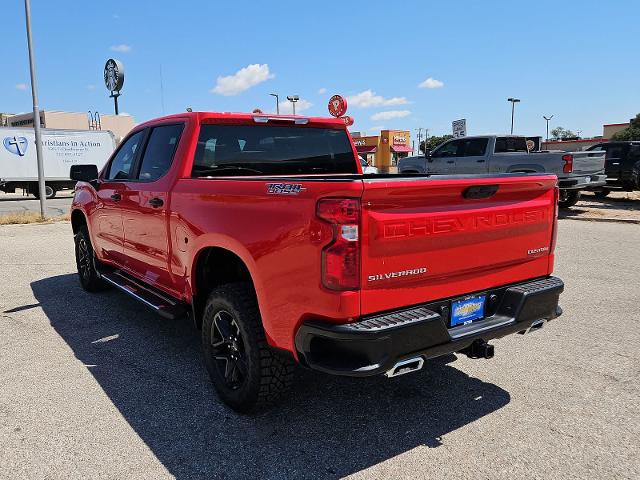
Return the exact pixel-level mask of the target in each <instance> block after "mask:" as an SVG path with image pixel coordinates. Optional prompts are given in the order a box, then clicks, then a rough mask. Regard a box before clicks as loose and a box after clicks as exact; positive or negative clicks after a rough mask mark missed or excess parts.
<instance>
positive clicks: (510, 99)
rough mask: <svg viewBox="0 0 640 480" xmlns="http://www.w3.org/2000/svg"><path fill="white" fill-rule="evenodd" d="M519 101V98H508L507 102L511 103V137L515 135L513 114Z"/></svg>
mask: <svg viewBox="0 0 640 480" xmlns="http://www.w3.org/2000/svg"><path fill="white" fill-rule="evenodd" d="M519 101H520V99H519V98H507V102H511V135H513V114H514V112H515V109H516V103H518V102H519Z"/></svg>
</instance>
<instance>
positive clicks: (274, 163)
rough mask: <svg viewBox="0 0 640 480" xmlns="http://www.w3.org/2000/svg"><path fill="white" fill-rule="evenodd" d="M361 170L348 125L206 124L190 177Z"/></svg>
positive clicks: (202, 129) (200, 137) (202, 130)
mask: <svg viewBox="0 0 640 480" xmlns="http://www.w3.org/2000/svg"><path fill="white" fill-rule="evenodd" d="M314 173H357V165H356V158H355V157H354V154H353V150H352V148H351V142H350V141H349V137H348V136H347V132H346V131H345V130H336V129H330V128H315V127H293V126H273V125H202V127H201V128H200V136H199V138H198V146H197V149H196V154H195V158H194V162H193V170H192V174H191V176H192V177H209V176H222V175H225V176H226V175H236V176H237V175H297V174H314Z"/></svg>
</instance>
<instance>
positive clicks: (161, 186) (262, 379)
mask: <svg viewBox="0 0 640 480" xmlns="http://www.w3.org/2000/svg"><path fill="white" fill-rule="evenodd" d="M361 173H362V168H361V165H360V162H359V161H358V156H357V154H356V149H355V146H354V145H353V142H352V141H351V137H350V135H349V134H348V132H347V130H346V126H345V124H344V121H343V120H342V119H328V118H305V117H299V116H298V117H295V118H294V117H284V116H282V117H281V116H274V115H269V116H265V115H261V114H238V113H234V114H229V113H195V112H193V113H183V114H179V115H174V116H168V117H163V118H159V119H156V120H152V121H149V122H146V123H144V124H141V125H138V126H136V128H134V129H133V131H132V132H131V133H130V134H129V135H128V136H127V137H126V138H125V139H124V141H123V142H122V143H121V145H120V147H119V148H118V150H117V151H116V152H115V153H114V154H113V155H112V157H111V159H110V161H109V162H108V164H107V165H106V167H105V168H103V169H102V171H101V172H100V173H98V169H97V167H96V166H94V165H82V166H74V167H72V169H71V177H72V178H74V179H75V180H77V181H78V185H77V186H76V191H75V196H74V198H73V203H72V213H71V223H72V228H73V234H74V238H75V253H76V263H77V268H78V274H79V279H80V284H81V285H82V287H83V288H84V289H85V290H87V291H89V292H95V291H98V290H100V289H101V288H103V287H104V286H107V285H110V286H113V287H117V288H118V289H120V290H122V292H124V293H126V294H127V295H130V296H131V297H133V298H134V299H136V300H139V301H140V304H141V305H144V306H145V307H151V308H152V309H153V310H154V311H156V312H157V313H159V314H160V315H161V316H163V317H165V318H168V319H175V318H178V317H182V316H184V315H189V316H190V317H191V318H192V319H193V321H194V322H195V325H196V326H197V328H200V329H201V331H202V334H201V338H202V349H203V352H204V360H205V365H206V367H207V370H208V372H209V375H210V377H211V380H212V382H213V385H214V386H215V388H216V390H217V392H218V394H219V396H220V397H221V399H222V400H223V401H224V402H226V403H227V404H228V405H229V406H231V407H232V408H233V409H235V410H237V411H240V412H247V411H251V410H254V409H256V408H259V407H261V406H264V405H266V404H268V403H270V402H272V401H274V400H276V399H277V398H278V397H279V396H280V395H282V393H283V392H284V391H285V390H286V389H287V388H288V386H289V385H290V383H291V380H292V372H293V366H294V365H295V364H296V363H299V364H301V365H303V366H305V367H308V368H312V369H316V370H319V371H322V372H326V373H329V374H334V375H347V376H354V377H364V376H370V375H378V374H386V375H387V376H388V377H393V376H397V375H401V374H405V373H409V372H413V371H416V370H419V369H420V368H421V367H422V366H423V364H424V360H425V359H427V358H431V357H437V356H440V355H445V354H449V353H451V352H460V353H463V354H466V355H468V356H470V357H472V358H491V357H492V356H493V353H494V352H493V346H492V345H490V344H489V343H488V341H489V340H491V339H495V338H500V337H503V336H505V335H508V334H512V333H516V332H520V333H524V332H528V331H533V330H538V329H539V328H540V327H542V326H543V325H544V324H545V322H546V321H547V320H551V319H554V318H556V317H557V316H558V315H560V313H561V310H560V308H559V307H558V299H559V295H560V293H561V292H562V290H563V283H562V281H561V280H559V279H558V278H556V277H553V276H551V273H552V271H553V263H554V249H555V238H556V233H557V202H556V200H557V195H558V189H557V186H556V181H557V180H556V177H555V175H548V174H541V175H517V174H516V175H511V176H493V175H467V176H463V177H443V178H428V177H426V176H425V177H424V178H408V177H407V176H403V175H397V174H380V175H376V176H372V177H364V176H362V174H361ZM478 200H481V202H478ZM105 308H106V307H105ZM125 311H126V310H123V313H124V312H125Z"/></svg>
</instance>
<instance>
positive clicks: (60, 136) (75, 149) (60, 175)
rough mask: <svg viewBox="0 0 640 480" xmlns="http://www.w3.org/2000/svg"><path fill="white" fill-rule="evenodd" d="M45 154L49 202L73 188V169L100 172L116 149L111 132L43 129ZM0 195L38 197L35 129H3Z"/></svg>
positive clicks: (0, 128)
mask: <svg viewBox="0 0 640 480" xmlns="http://www.w3.org/2000/svg"><path fill="white" fill-rule="evenodd" d="M41 131H42V154H43V157H44V158H43V164H44V178H45V185H46V196H47V198H53V197H55V195H56V192H57V191H58V190H61V189H65V188H73V187H74V185H75V183H76V182H74V181H72V180H71V179H70V178H69V168H70V167H71V165H75V164H93V165H97V166H98V169H99V170H100V169H101V168H102V167H103V166H104V164H105V163H106V162H107V160H108V159H109V157H110V156H111V154H112V153H113V151H114V150H115V148H116V140H115V137H114V135H113V133H111V132H110V131H108V130H55V129H47V128H43V129H42V130H41ZM0 142H2V145H0V191H3V192H5V193H13V192H15V190H16V188H23V189H25V190H26V191H27V192H29V193H31V194H32V195H34V196H36V197H38V194H39V191H38V162H37V157H36V145H35V133H34V131H33V129H31V128H5V127H0Z"/></svg>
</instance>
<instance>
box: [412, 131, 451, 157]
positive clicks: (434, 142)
mask: <svg viewBox="0 0 640 480" xmlns="http://www.w3.org/2000/svg"><path fill="white" fill-rule="evenodd" d="M450 138H453V135H441V136H438V135H433V136H431V137H429V138H428V139H427V150H428V151H431V150H434V149H435V148H436V147H437V146H438V145H440V144H441V143H444V142H446V141H447V140H449V139H450ZM420 151H421V152H423V153H424V141H422V142H420Z"/></svg>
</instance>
